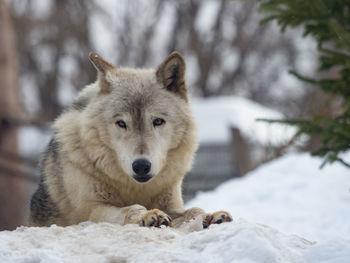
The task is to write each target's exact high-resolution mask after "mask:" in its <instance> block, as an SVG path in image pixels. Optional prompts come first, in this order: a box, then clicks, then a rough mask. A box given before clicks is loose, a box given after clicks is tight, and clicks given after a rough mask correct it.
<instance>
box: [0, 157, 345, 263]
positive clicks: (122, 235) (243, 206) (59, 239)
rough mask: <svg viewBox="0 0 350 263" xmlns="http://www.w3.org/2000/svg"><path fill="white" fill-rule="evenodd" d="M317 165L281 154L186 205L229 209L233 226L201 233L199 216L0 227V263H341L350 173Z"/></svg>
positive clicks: (312, 160)
mask: <svg viewBox="0 0 350 263" xmlns="http://www.w3.org/2000/svg"><path fill="white" fill-rule="evenodd" d="M320 162H321V161H320V159H317V158H311V157H309V156H308V155H305V154H298V155H289V156H285V157H283V158H281V159H279V160H276V161H274V162H271V163H268V164H266V165H264V166H262V167H260V168H259V169H257V170H256V171H253V172H251V173H250V174H249V175H248V176H246V177H245V178H242V179H238V180H231V181H229V182H227V183H225V184H223V185H221V186H220V187H218V188H217V189H216V190H214V191H212V192H208V193H201V194H199V195H198V196H197V197H196V198H195V199H194V200H193V201H191V202H190V203H188V204H187V206H192V205H193V206H201V207H203V208H205V209H207V210H208V211H212V210H217V209H221V208H222V209H226V210H229V211H230V212H231V213H232V215H233V217H234V219H235V222H232V223H226V224H221V225H214V226H211V227H210V228H209V229H207V230H203V231H196V229H197V227H198V225H199V224H200V222H198V221H193V222H190V223H188V224H186V225H183V226H182V227H181V228H180V229H177V230H174V229H171V228H162V229H156V228H141V227H138V226H136V225H127V226H119V225H112V224H107V223H100V224H94V223H88V222H87V223H82V224H80V225H76V226H71V227H66V228H62V227H57V226H51V227H50V228H28V227H21V228H18V229H17V230H16V231H12V232H9V231H3V232H0V262H201V263H202V262H244V263H248V262H249V263H253V262H269V263H270V262H271V263H273V262H317V263H318V262H324V263H326V262H327V263H330V262H332V263H333V262H335V263H348V262H350V223H349V222H350V220H349V218H350V191H349V190H350V174H349V173H350V171H349V170H346V169H345V168H344V167H342V166H340V165H332V166H326V167H325V168H324V169H323V170H318V166H319V164H320ZM266 225H268V226H266ZM277 229H278V230H277ZM302 237H303V238H302ZM304 238H306V239H304ZM309 240H310V241H309Z"/></svg>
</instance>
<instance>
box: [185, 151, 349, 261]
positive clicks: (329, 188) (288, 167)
mask: <svg viewBox="0 0 350 263" xmlns="http://www.w3.org/2000/svg"><path fill="white" fill-rule="evenodd" d="M344 157H345V158H346V159H349V158H348V157H350V156H349V155H347V156H344ZM321 163H322V160H321V159H319V158H313V157H311V156H309V155H308V154H291V155H287V156H285V157H282V158H280V159H278V160H276V161H273V162H270V163H267V164H265V165H262V166H260V167H259V168H258V169H256V170H255V171H252V172H250V173H249V174H248V175H247V176H245V177H243V178H241V179H232V180H230V181H228V182H226V183H224V184H222V185H221V186H219V187H218V188H216V189H215V190H214V191H211V192H207V193H199V194H198V195H197V197H196V198H194V199H193V200H192V201H190V202H189V203H188V204H187V206H188V207H192V206H199V207H202V208H204V209H206V210H208V211H214V210H217V209H223V208H224V209H227V210H228V211H230V212H231V213H232V215H233V217H234V218H237V217H242V218H244V219H248V220H249V221H252V222H258V223H263V224H268V225H270V226H273V227H276V228H278V229H279V230H281V231H284V232H286V233H290V234H297V235H300V236H303V237H304V238H307V239H310V240H315V241H317V240H322V239H325V238H347V239H349V240H350V170H349V169H347V168H345V167H344V166H342V165H341V164H333V165H326V166H325V167H324V168H323V169H321V170H320V169H319V166H320V164H321ZM349 262H350V259H349Z"/></svg>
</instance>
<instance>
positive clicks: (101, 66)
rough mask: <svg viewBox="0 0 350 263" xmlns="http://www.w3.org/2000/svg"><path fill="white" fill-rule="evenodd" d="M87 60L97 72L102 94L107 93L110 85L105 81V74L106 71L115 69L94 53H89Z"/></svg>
mask: <svg viewBox="0 0 350 263" xmlns="http://www.w3.org/2000/svg"><path fill="white" fill-rule="evenodd" d="M89 59H90V61H91V63H92V64H93V65H94V67H95V68H96V69H97V72H98V82H99V85H100V90H101V92H102V93H108V92H109V89H110V85H109V83H108V81H107V80H106V74H107V72H108V71H111V70H113V69H115V66H114V65H113V64H111V63H109V62H108V61H106V60H104V59H103V58H102V57H100V56H99V55H98V54H96V53H95V52H90V53H89Z"/></svg>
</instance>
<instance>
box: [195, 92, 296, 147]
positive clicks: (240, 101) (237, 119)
mask: <svg viewBox="0 0 350 263" xmlns="http://www.w3.org/2000/svg"><path fill="white" fill-rule="evenodd" d="M191 105H192V110H193V114H194V116H195V119H196V121H197V123H198V127H199V130H198V132H199V141H200V142H201V143H227V142H229V141H230V139H231V132H230V128H231V127H234V128H238V129H239V130H240V131H241V132H242V134H243V136H244V137H245V138H247V139H248V140H249V141H251V142H254V143H258V144H261V145H265V146H266V145H281V144H283V143H286V142H287V141H288V140H290V139H291V138H292V136H293V135H294V134H295V132H296V130H295V128H294V127H290V126H286V125H282V124H269V123H267V122H262V121H260V122H259V121H257V119H283V118H284V116H283V115H282V114H281V113H279V112H277V111H275V110H272V109H269V108H267V107H265V106H263V105H261V104H259V103H256V102H253V101H251V100H249V99H246V98H243V97H238V96H225V97H212V98H207V99H194V100H193V101H192V102H191Z"/></svg>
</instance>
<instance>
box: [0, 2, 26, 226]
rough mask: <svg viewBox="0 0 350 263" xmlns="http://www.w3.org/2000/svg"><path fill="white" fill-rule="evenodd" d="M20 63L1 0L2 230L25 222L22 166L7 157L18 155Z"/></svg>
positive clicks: (0, 155) (0, 224) (5, 9)
mask: <svg viewBox="0 0 350 263" xmlns="http://www.w3.org/2000/svg"><path fill="white" fill-rule="evenodd" d="M17 77H18V64H17V51H16V42H15V33H14V29H13V26H12V21H11V15H10V10H9V8H8V6H7V4H6V1H5V0H0V230H4V229H14V228H15V227H16V226H18V225H20V224H22V223H23V222H24V219H23V210H24V203H25V200H24V189H25V187H24V186H25V184H24V182H23V181H22V180H21V179H19V178H17V177H16V176H15V175H16V171H20V169H21V165H20V164H18V163H15V162H13V161H10V160H9V158H6V153H9V154H12V155H16V156H18V145H17V129H18V128H17V126H16V125H14V122H13V120H16V119H19V117H20V112H21V104H20V100H19V92H18V88H17Z"/></svg>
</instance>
